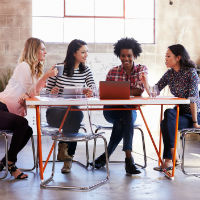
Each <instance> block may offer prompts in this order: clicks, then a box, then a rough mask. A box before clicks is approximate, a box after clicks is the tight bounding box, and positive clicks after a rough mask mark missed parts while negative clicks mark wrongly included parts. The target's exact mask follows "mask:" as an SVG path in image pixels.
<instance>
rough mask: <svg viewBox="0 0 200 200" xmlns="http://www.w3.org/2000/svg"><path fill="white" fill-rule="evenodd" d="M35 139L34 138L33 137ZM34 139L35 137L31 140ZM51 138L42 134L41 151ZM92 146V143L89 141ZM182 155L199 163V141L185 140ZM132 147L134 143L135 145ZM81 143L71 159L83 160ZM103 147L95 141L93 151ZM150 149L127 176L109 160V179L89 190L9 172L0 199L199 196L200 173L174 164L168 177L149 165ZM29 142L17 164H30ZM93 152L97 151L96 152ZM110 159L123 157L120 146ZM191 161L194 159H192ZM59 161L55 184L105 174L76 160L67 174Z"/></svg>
mask: <svg viewBox="0 0 200 200" xmlns="http://www.w3.org/2000/svg"><path fill="white" fill-rule="evenodd" d="M35 139H36V138H35ZM35 141H36V140H35ZM51 143H52V141H51V139H50V138H47V137H44V138H43V152H44V153H43V155H44V157H46V154H47V152H48V150H49V149H50V146H51ZM90 146H92V144H90ZM188 147H189V148H187V151H190V152H191V153H187V155H186V158H187V160H188V161H189V162H187V165H188V164H196V165H198V166H200V162H199V160H200V159H199V155H200V148H199V147H200V142H199V141H198V140H196V141H193V140H192V141H189V143H188ZM135 149H137V150H138V149H139V147H138V148H137V146H135ZM3 151H4V145H3V140H2V138H0V157H2V156H3ZM84 151H85V146H84V144H83V143H79V145H78V148H77V152H76V156H75V159H76V160H78V159H79V160H81V161H83V162H84V158H85V157H84ZM102 151H103V145H102V144H99V145H98V149H97V152H98V154H99V152H102ZM151 151H152V145H151V144H149V143H147V152H148V160H147V168H146V169H141V171H142V173H141V174H139V175H135V176H127V175H126V174H125V170H124V164H123V163H121V164H110V165H109V168H110V180H109V181H108V182H107V183H106V184H104V185H102V186H100V187H98V188H96V189H94V190H92V191H89V192H77V191H67V190H55V189H41V188H40V177H39V173H38V172H37V171H36V170H34V171H31V172H28V173H27V174H28V175H29V178H28V179H27V180H14V179H13V178H12V177H11V176H10V175H8V177H7V178H6V179H4V180H0V199H2V200H3V199H6V200H11V199H16V200H38V199H48V200H57V199H61V200H62V199H72V200H85V199H88V200H94V199H95V200H107V199H115V200H121V199H126V200H129V199H133V200H150V199H154V200H174V199H176V200H178V199H181V200H186V199H192V200H193V199H200V197H199V196H200V192H199V191H200V190H199V185H200V177H197V176H186V175H184V174H183V173H182V171H181V169H180V166H178V167H177V168H176V172H175V179H174V180H169V179H167V178H166V177H165V176H164V174H162V173H160V172H157V171H154V170H153V167H154V166H156V165H157V159H155V156H154V158H153V156H152V155H149V152H151ZM31 153H32V152H31V145H30V143H29V144H28V145H27V146H26V147H25V149H24V150H23V151H22V152H21V153H20V154H19V157H18V163H17V166H18V167H22V166H23V167H30V166H31V164H32V157H31V155H32V154H31ZM98 154H97V155H98ZM134 158H135V161H136V162H137V163H142V162H143V160H142V159H143V156H142V155H141V152H137V153H134ZM111 159H115V160H116V159H117V160H120V159H122V160H123V159H124V155H123V153H122V152H121V146H120V147H119V148H118V149H117V150H116V152H115V153H114V155H113V156H112V158H111ZM194 161H195V162H194ZM61 167H62V163H57V164H56V173H55V178H54V183H55V184H56V183H58V184H63V185H64V184H72V185H73V184H74V185H75V184H78V185H81V186H84V185H87V184H93V183H94V182H95V181H98V180H99V179H101V178H102V177H104V175H105V169H101V170H95V172H92V171H91V170H89V173H88V172H87V171H86V170H85V169H83V168H81V167H80V166H79V165H78V164H77V163H73V167H72V172H71V173H70V174H67V175H63V174H61V173H60V169H61ZM190 170H196V171H199V172H200V168H190ZM50 171H51V164H48V166H47V170H46V172H45V177H48V176H49V175H50ZM1 174H2V173H0V175H1Z"/></svg>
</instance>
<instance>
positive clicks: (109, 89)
mask: <svg viewBox="0 0 200 200" xmlns="http://www.w3.org/2000/svg"><path fill="white" fill-rule="evenodd" d="M99 97H100V99H130V82H129V81H100V82H99Z"/></svg>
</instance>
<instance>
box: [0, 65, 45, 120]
mask: <svg viewBox="0 0 200 200" xmlns="http://www.w3.org/2000/svg"><path fill="white" fill-rule="evenodd" d="M44 86H45V81H44V80H41V79H39V80H38V79H37V78H36V76H33V77H32V75H31V69H30V66H29V64H28V63H26V62H22V63H19V64H18V65H17V66H16V68H15V70H14V72H13V75H12V77H11V78H10V80H9V82H8V85H7V86H6V88H5V90H4V91H3V92H1V93H0V101H2V102H3V103H5V104H6V105H7V107H8V110H9V112H11V113H14V114H17V115H20V116H25V115H26V112H25V111H26V106H25V105H21V104H19V103H18V100H19V98H20V97H21V96H22V95H23V94H25V93H28V94H29V95H30V96H31V97H32V96H35V95H37V94H39V92H40V89H41V88H43V87H44Z"/></svg>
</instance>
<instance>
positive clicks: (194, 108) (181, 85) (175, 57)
mask: <svg viewBox="0 0 200 200" xmlns="http://www.w3.org/2000/svg"><path fill="white" fill-rule="evenodd" d="M165 63H166V66H167V68H169V69H168V70H167V72H166V73H165V74H164V75H163V76H162V78H161V79H160V80H159V81H158V83H156V86H157V88H158V91H157V95H159V94H160V91H161V90H162V89H163V88H165V87H166V86H167V85H168V86H169V89H170V92H171V93H172V94H173V95H174V96H175V97H180V98H189V99H190V104H186V105H180V114H179V126H178V127H179V129H180V130H181V129H183V128H191V127H194V128H200V125H199V124H200V112H199V111H200V105H199V92H198V81H199V78H198V75H197V71H196V69H195V68H196V65H195V64H194V63H193V62H192V61H191V60H190V56H189V54H188V52H187V51H186V49H185V47H184V46H183V45H181V44H175V45H171V46H169V47H168V49H167V52H166V56H165ZM140 78H141V81H142V82H143V83H144V86H145V89H146V90H147V93H148V94H149V95H150V88H151V87H150V86H149V84H148V80H147V76H146V75H144V74H142V75H141V77H140ZM176 113H177V108H176V107H174V108H170V109H166V110H165V112H164V119H163V120H162V122H161V131H162V135H163V143H164V151H163V159H164V165H163V166H161V167H155V168H154V169H155V170H157V171H162V170H163V168H166V169H167V171H168V172H169V173H170V172H171V169H172V167H171V166H172V155H173V153H174V136H175V127H176ZM176 155H177V154H176ZM178 163H179V164H180V161H179V158H178V156H177V157H176V163H175V165H176V164H178Z"/></svg>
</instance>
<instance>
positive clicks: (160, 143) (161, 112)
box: [158, 105, 163, 166]
mask: <svg viewBox="0 0 200 200" xmlns="http://www.w3.org/2000/svg"><path fill="white" fill-rule="evenodd" d="M162 119H163V105H161V110H160V124H161V121H162ZM161 147H162V131H161V126H160V139H159V156H160V157H161ZM158 166H160V160H158Z"/></svg>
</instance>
